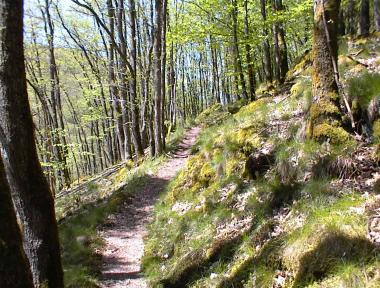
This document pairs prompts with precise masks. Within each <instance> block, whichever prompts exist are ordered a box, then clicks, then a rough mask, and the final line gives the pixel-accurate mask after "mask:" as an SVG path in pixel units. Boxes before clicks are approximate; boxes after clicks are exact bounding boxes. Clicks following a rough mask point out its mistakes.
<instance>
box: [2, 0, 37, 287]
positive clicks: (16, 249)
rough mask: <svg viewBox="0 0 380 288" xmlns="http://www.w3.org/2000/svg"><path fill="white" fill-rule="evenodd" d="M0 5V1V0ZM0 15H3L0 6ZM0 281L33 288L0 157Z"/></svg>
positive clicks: (3, 285) (3, 284)
mask: <svg viewBox="0 0 380 288" xmlns="http://www.w3.org/2000/svg"><path fill="white" fill-rule="evenodd" d="M0 6H1V1H0ZM0 15H1V16H2V15H3V11H1V7H0ZM0 219H1V220H2V223H1V225H0V243H1V244H0V259H1V261H0V283H1V287H3V288H33V279H32V273H31V272H30V267H29V262H28V259H27V258H26V256H25V253H24V250H23V248H22V240H21V232H20V229H19V227H18V225H17V219H16V214H15V211H14V210H13V203H12V198H11V191H10V189H9V186H8V182H7V179H6V176H5V172H4V166H3V162H2V159H1V157H0Z"/></svg>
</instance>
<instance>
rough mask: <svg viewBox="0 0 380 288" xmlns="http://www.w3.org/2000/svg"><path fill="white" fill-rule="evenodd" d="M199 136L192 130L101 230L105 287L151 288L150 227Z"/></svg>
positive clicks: (103, 283) (198, 129) (197, 131)
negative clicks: (146, 270)
mask: <svg viewBox="0 0 380 288" xmlns="http://www.w3.org/2000/svg"><path fill="white" fill-rule="evenodd" d="M199 132H200V128H199V127H195V128H192V129H189V130H188V131H187V132H186V134H185V135H184V138H183V140H182V141H181V142H180V143H179V145H178V147H177V149H176V150H175V151H173V153H172V154H171V155H169V159H168V160H167V161H166V162H165V163H164V164H163V165H162V167H161V168H160V169H159V170H158V171H157V173H155V174H153V175H150V177H149V179H148V181H146V182H145V183H144V186H143V188H142V189H140V190H139V191H138V192H137V193H136V194H135V195H134V196H133V199H132V200H131V201H130V202H128V203H125V205H124V206H122V207H121V208H120V210H119V212H117V213H116V214H113V215H111V216H110V217H108V219H107V221H106V223H105V224H104V225H103V227H102V228H101V230H100V232H99V234H100V236H101V238H103V239H104V241H105V247H104V249H103V251H102V257H103V267H102V276H101V285H102V287H131V288H142V287H147V284H146V281H145V279H144V277H143V275H142V274H141V257H142V256H143V254H144V243H143V239H144V236H145V235H146V233H147V231H146V225H147V224H148V223H149V221H150V220H151V219H152V211H153V206H154V204H155V202H156V201H157V199H158V197H159V195H160V193H162V192H164V190H165V188H166V186H167V184H168V183H169V181H170V180H171V179H173V178H174V177H175V176H176V174H177V173H178V172H179V171H180V170H181V168H182V167H183V166H184V164H185V162H186V159H187V158H188V156H189V154H190V148H191V147H192V146H193V145H194V144H195V141H196V139H197V136H198V134H199Z"/></svg>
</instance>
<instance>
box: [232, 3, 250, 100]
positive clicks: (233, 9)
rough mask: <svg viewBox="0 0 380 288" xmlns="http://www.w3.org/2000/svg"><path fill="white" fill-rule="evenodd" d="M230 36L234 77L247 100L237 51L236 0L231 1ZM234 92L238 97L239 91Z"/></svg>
mask: <svg viewBox="0 0 380 288" xmlns="http://www.w3.org/2000/svg"><path fill="white" fill-rule="evenodd" d="M232 6H233V8H232V34H233V40H234V42H233V43H234V62H235V67H236V71H235V72H236V73H237V74H238V75H236V77H238V80H239V81H237V82H238V83H239V84H240V85H238V86H239V88H241V93H242V94H243V98H244V99H246V100H248V94H247V85H246V83H245V79H244V74H243V68H242V64H241V58H240V51H239V41H238V40H239V37H238V19H237V17H238V7H237V0H232ZM239 90H240V89H239ZM239 90H238V91H236V93H237V95H239V93H240V91H239Z"/></svg>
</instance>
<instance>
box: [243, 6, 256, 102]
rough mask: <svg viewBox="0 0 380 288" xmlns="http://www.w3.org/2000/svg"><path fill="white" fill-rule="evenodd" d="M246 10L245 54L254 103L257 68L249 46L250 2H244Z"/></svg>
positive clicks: (250, 90)
mask: <svg viewBox="0 0 380 288" xmlns="http://www.w3.org/2000/svg"><path fill="white" fill-rule="evenodd" d="M244 10H245V17H244V33H245V38H246V39H245V40H246V44H245V53H246V59H247V69H248V83H249V98H250V100H251V101H254V100H255V98H256V95H255V89H256V79H255V68H254V65H253V61H252V48H251V45H249V34H250V29H249V19H248V17H249V16H248V15H249V14H248V0H245V1H244Z"/></svg>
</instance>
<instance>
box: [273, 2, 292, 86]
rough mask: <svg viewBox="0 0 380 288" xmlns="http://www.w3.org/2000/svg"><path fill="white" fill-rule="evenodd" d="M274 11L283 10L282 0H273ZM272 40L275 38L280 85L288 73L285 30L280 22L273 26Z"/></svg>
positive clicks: (277, 73)
mask: <svg viewBox="0 0 380 288" xmlns="http://www.w3.org/2000/svg"><path fill="white" fill-rule="evenodd" d="M273 4H274V5H273V6H274V10H275V11H276V12H281V11H283V10H284V6H283V5H282V0H273ZM274 38H275V50H276V53H275V54H276V57H275V59H276V71H277V72H276V77H277V80H278V82H279V83H280V84H283V83H284V82H285V78H286V73H288V71H289V65H288V48H287V45H286V39H285V29H284V25H283V23H282V22H281V21H277V22H276V23H275V24H274Z"/></svg>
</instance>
